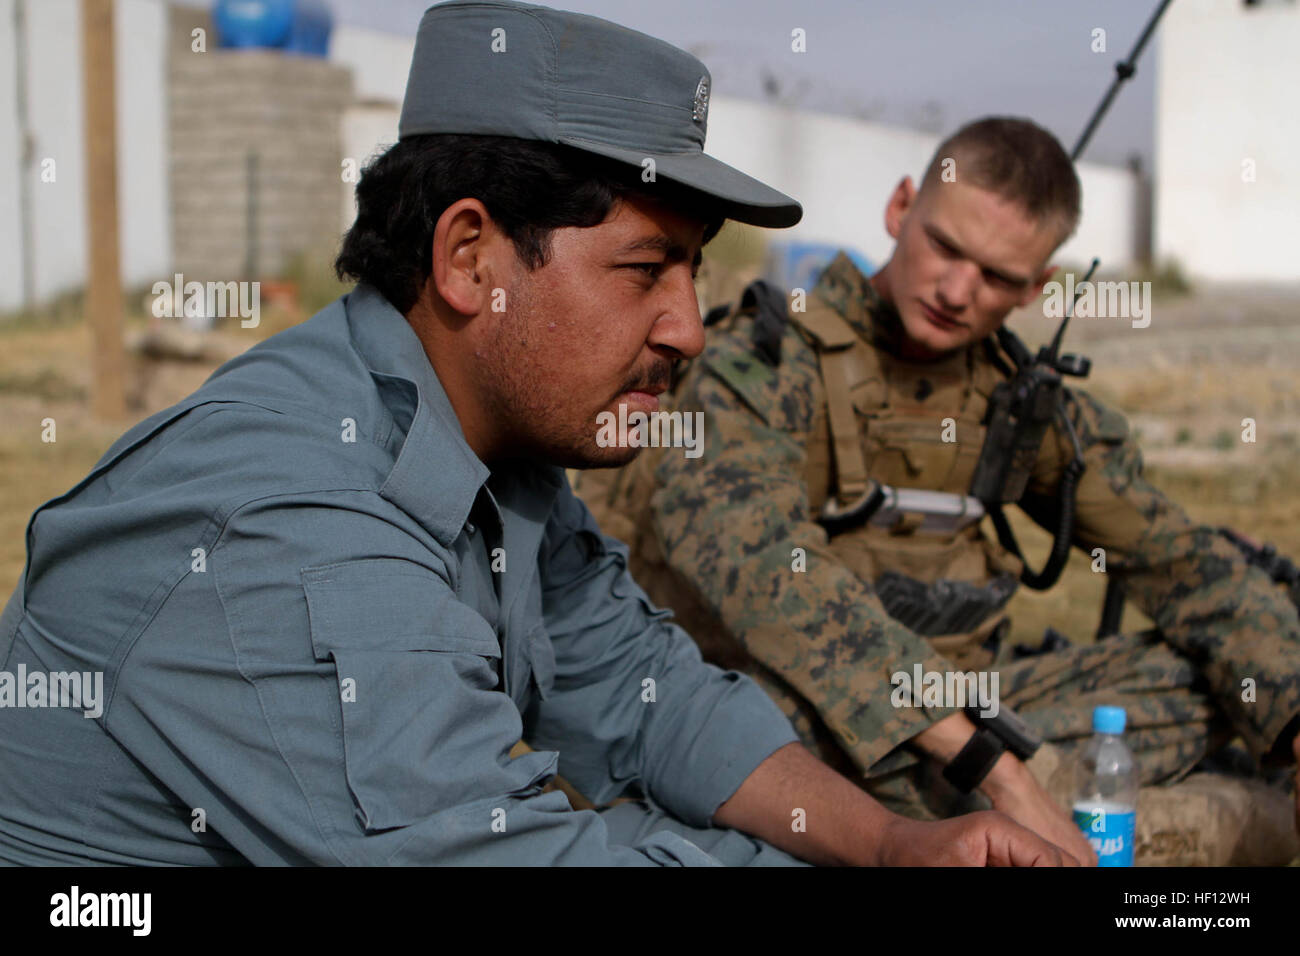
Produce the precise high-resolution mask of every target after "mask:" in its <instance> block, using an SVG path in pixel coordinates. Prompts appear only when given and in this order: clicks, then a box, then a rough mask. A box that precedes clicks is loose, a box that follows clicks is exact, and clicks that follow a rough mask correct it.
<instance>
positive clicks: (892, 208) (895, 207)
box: [885, 176, 916, 239]
mask: <svg viewBox="0 0 1300 956" xmlns="http://www.w3.org/2000/svg"><path fill="white" fill-rule="evenodd" d="M915 202H916V184H915V183H913V182H912V177H911V176H904V177H903V178H902V179H900V180H899V181H898V185H897V186H895V187H894V191H893V192H892V193H891V194H890V196H889V202H888V203H887V204H886V205H885V231H886V232H888V233H889V238H891V239H897V238H898V234H899V233H900V232H902V230H903V219H904V217H906V216H907V212H908V210H909V209H911V208H912V206H913V204H914V203H915Z"/></svg>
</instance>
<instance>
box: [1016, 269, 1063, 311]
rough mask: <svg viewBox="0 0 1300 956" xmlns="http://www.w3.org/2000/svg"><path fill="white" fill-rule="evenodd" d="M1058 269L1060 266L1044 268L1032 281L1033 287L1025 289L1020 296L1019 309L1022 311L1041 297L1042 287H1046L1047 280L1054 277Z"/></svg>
mask: <svg viewBox="0 0 1300 956" xmlns="http://www.w3.org/2000/svg"><path fill="white" fill-rule="evenodd" d="M1060 268H1061V267H1060V266H1047V267H1046V268H1044V269H1043V271H1042V272H1040V273H1039V274H1038V278H1037V279H1036V280H1034V283H1033V285H1031V286H1030V287H1029V288H1027V289H1025V291H1024V292H1023V293H1022V294H1021V296H1020V302H1019V307H1020V308H1022V309H1023V308H1024V307H1025V306H1027V305H1029V303H1031V302H1033V301H1034V300H1035V299H1037V298H1038V297H1039V296H1040V295H1042V293H1043V286H1045V285H1047V280H1048V279H1050V278H1051V277H1052V276H1053V275H1055V273H1056V272H1057V270H1059V269H1060Z"/></svg>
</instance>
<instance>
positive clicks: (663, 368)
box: [618, 359, 673, 395]
mask: <svg viewBox="0 0 1300 956" xmlns="http://www.w3.org/2000/svg"><path fill="white" fill-rule="evenodd" d="M672 380H673V365H672V363H671V362H669V361H668V360H667V359H660V360H658V361H657V362H655V363H654V364H653V365H651V366H650V367H649V368H647V369H642V370H639V371H638V372H637V373H636V374H634V375H632V376H631V377H629V378H628V379H627V380H626V381H625V382H624V383H623V384H622V385H621V386H620V387H619V390H618V394H620V395H622V394H623V393H624V392H645V391H652V390H654V389H658V390H660V391H664V390H666V389H667V388H668V386H669V385H671V384H672Z"/></svg>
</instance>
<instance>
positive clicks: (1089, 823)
mask: <svg viewBox="0 0 1300 956" xmlns="http://www.w3.org/2000/svg"><path fill="white" fill-rule="evenodd" d="M1074 822H1075V825H1076V826H1078V828H1079V829H1080V830H1082V831H1083V835H1084V836H1085V837H1087V838H1088V842H1089V843H1091V844H1092V849H1093V851H1094V852H1095V853H1096V854H1097V865H1098V866H1132V865H1133V838H1134V829H1135V826H1136V823H1137V814H1136V813H1134V812H1133V811H1132V810H1129V809H1127V808H1125V809H1122V810H1120V809H1108V808H1106V807H1101V806H1097V805H1096V804H1079V805H1077V806H1075V808H1074Z"/></svg>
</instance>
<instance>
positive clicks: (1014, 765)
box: [980, 754, 1097, 866]
mask: <svg viewBox="0 0 1300 956" xmlns="http://www.w3.org/2000/svg"><path fill="white" fill-rule="evenodd" d="M980 789H981V790H983V791H984V793H985V794H986V795H987V796H988V798H989V799H990V800H991V801H993V808H994V809H995V810H1000V811H1001V812H1003V813H1005V814H1006V815H1007V816H1009V817H1011V818H1012V819H1013V820H1015V821H1016V822H1017V823H1019V824H1020V825H1021V826H1025V827H1028V828H1029V829H1031V830H1033V831H1034V832H1035V833H1037V834H1038V835H1039V836H1041V837H1043V838H1044V839H1046V840H1050V841H1052V843H1054V844H1055V845H1057V846H1059V847H1061V848H1062V849H1064V850H1066V851H1068V852H1069V853H1070V854H1071V855H1072V856H1073V857H1074V858H1075V859H1077V860H1078V861H1079V862H1080V863H1082V864H1083V865H1085V866H1096V865H1097V855H1096V854H1095V853H1094V852H1093V850H1092V846H1091V845H1090V844H1089V843H1088V841H1087V840H1086V839H1085V838H1084V836H1083V833H1082V832H1080V830H1079V828H1078V827H1077V826H1075V825H1074V821H1073V820H1071V819H1070V818H1069V816H1067V815H1066V813H1065V811H1064V810H1062V809H1061V807H1060V806H1059V805H1058V804H1057V803H1056V801H1055V800H1053V799H1052V797H1051V795H1050V794H1048V792H1047V791H1046V790H1044V789H1043V788H1042V786H1041V785H1040V784H1039V783H1038V781H1037V780H1035V779H1034V776H1033V774H1031V773H1030V772H1029V771H1028V770H1027V769H1026V768H1025V765H1024V764H1023V763H1021V762H1020V761H1019V760H1017V759H1016V758H1015V757H1014V756H1012V755H1011V754H1004V755H1003V756H1002V758H1001V759H1000V760H999V761H998V762H997V763H996V764H995V765H994V767H993V770H992V771H991V772H990V773H989V775H988V776H987V777H985V778H984V782H983V783H982V784H980Z"/></svg>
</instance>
